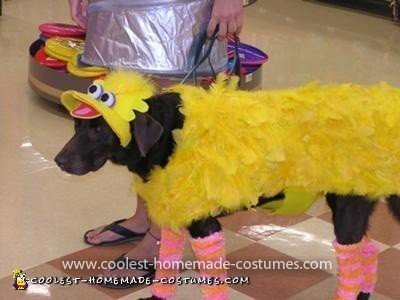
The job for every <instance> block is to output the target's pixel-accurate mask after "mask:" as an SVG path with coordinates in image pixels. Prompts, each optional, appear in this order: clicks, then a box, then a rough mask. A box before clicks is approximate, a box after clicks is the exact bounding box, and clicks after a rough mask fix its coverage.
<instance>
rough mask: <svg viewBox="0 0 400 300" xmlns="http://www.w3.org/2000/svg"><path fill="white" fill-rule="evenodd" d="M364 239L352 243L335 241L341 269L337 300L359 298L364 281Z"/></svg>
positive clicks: (334, 245) (334, 244)
mask: <svg viewBox="0 0 400 300" xmlns="http://www.w3.org/2000/svg"><path fill="white" fill-rule="evenodd" d="M363 244H364V240H362V241H361V242H360V243H357V244H352V245H341V244H339V243H338V242H337V241H334V242H333V247H334V248H335V250H336V258H337V262H338V271H339V286H338V289H337V292H336V295H335V298H334V299H335V300H354V299H357V296H358V294H359V292H360V291H361V283H362V282H363V279H364V278H363V268H362V254H361V250H362V248H363Z"/></svg>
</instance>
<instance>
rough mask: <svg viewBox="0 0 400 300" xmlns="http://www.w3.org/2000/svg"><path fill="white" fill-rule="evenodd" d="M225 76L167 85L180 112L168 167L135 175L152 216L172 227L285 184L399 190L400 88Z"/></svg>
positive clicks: (378, 192) (314, 189)
mask: <svg viewBox="0 0 400 300" xmlns="http://www.w3.org/2000/svg"><path fill="white" fill-rule="evenodd" d="M223 79H224V78H219V80H218V82H217V83H216V84H214V85H213V86H212V88H211V89H210V90H204V89H201V88H196V87H190V86H183V85H180V86H176V87H173V88H172V89H171V90H172V91H174V92H178V93H179V94H180V95H181V97H182V108H181V112H182V114H184V115H185V118H186V119H185V123H184V127H183V129H182V130H177V131H176V132H174V138H175V141H176V143H177V147H176V149H175V152H174V153H173V155H172V156H171V157H170V160H169V163H168V165H167V166H166V167H165V168H164V169H161V168H159V167H157V168H155V169H154V171H153V172H152V173H151V177H150V180H149V181H148V182H147V183H144V182H142V181H141V180H140V179H139V178H138V177H137V178H136V179H135V181H134V184H133V189H134V190H135V191H137V192H138V194H140V195H141V196H142V197H143V198H144V199H145V201H146V203H147V206H148V211H149V214H150V217H151V219H152V220H153V221H154V222H155V223H156V224H158V225H161V226H166V227H169V228H172V229H175V230H176V229H178V228H181V227H184V226H188V225H189V224H190V223H191V222H192V221H193V220H198V219H201V218H204V217H206V216H209V215H211V216H215V215H218V214H220V213H221V212H223V211H235V210H238V209H242V208H246V207H250V206H252V205H254V204H256V202H257V199H258V197H259V196H260V195H265V196H273V195H275V194H277V193H279V192H280V191H283V190H286V189H288V188H291V187H296V188H301V189H305V190H306V191H308V192H310V193H313V194H318V193H325V192H335V193H339V194H350V193H353V194H357V195H366V196H369V197H371V198H373V199H376V198H377V197H379V196H385V195H389V194H400V90H399V89H397V88H394V87H391V86H389V85H388V84H385V83H381V84H378V85H375V86H370V87H366V86H361V85H356V84H342V85H333V86H320V85H318V84H310V85H307V86H305V87H302V88H299V89H290V90H283V91H260V92H246V91H239V90H236V89H234V88H233V84H226V82H225V81H224V80H223ZM292 198H293V197H292ZM291 201H295V199H294V200H293V199H292V200H291ZM295 205H296V204H295Z"/></svg>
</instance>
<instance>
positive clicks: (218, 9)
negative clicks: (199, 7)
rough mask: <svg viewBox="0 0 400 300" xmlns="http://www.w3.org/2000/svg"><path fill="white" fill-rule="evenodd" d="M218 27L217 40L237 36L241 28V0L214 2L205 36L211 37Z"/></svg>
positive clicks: (218, 0)
mask: <svg viewBox="0 0 400 300" xmlns="http://www.w3.org/2000/svg"><path fill="white" fill-rule="evenodd" d="M217 25H219V31H218V38H219V39H224V38H226V36H227V34H228V33H236V34H239V33H240V31H241V30H242V26H243V0H215V1H214V7H213V10H212V14H211V20H210V23H209V25H208V29H207V34H208V36H209V37H211V36H212V35H213V33H214V31H215V29H216V28H217Z"/></svg>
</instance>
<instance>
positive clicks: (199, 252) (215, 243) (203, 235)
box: [188, 217, 228, 299]
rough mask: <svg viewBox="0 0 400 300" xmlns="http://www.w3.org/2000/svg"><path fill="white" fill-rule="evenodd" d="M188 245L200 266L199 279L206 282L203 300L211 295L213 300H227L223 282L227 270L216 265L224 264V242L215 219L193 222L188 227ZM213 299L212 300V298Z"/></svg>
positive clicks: (203, 285)
mask: <svg viewBox="0 0 400 300" xmlns="http://www.w3.org/2000/svg"><path fill="white" fill-rule="evenodd" d="M188 229H189V232H190V235H191V237H192V238H191V239H190V243H191V245H192V249H193V252H194V254H195V255H196V258H197V260H198V262H199V265H200V277H201V278H202V279H203V280H206V282H207V284H202V285H201V289H202V292H203V298H207V299H208V297H207V295H210V294H212V295H213V297H215V299H228V288H227V286H226V285H225V284H220V283H223V282H224V279H225V278H226V276H227V270H225V269H224V268H220V267H218V266H217V264H223V263H224V262H225V256H226V254H225V240H224V235H223V232H222V228H221V225H220V224H219V222H218V220H217V219H216V218H212V217H210V218H207V219H204V220H200V221H196V222H193V223H192V224H191V225H190V226H189V228H188ZM213 299H214V298H213Z"/></svg>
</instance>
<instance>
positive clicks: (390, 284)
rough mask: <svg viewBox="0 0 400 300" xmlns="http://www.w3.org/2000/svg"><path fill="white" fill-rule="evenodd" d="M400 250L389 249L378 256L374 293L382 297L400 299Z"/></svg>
mask: <svg viewBox="0 0 400 300" xmlns="http://www.w3.org/2000/svg"><path fill="white" fill-rule="evenodd" d="M399 270H400V250H397V249H394V248H391V249H388V250H386V251H384V252H382V253H381V254H380V255H379V271H378V284H377V287H376V291H377V292H378V293H380V294H382V295H384V296H387V297H391V298H394V299H400V278H399Z"/></svg>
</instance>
